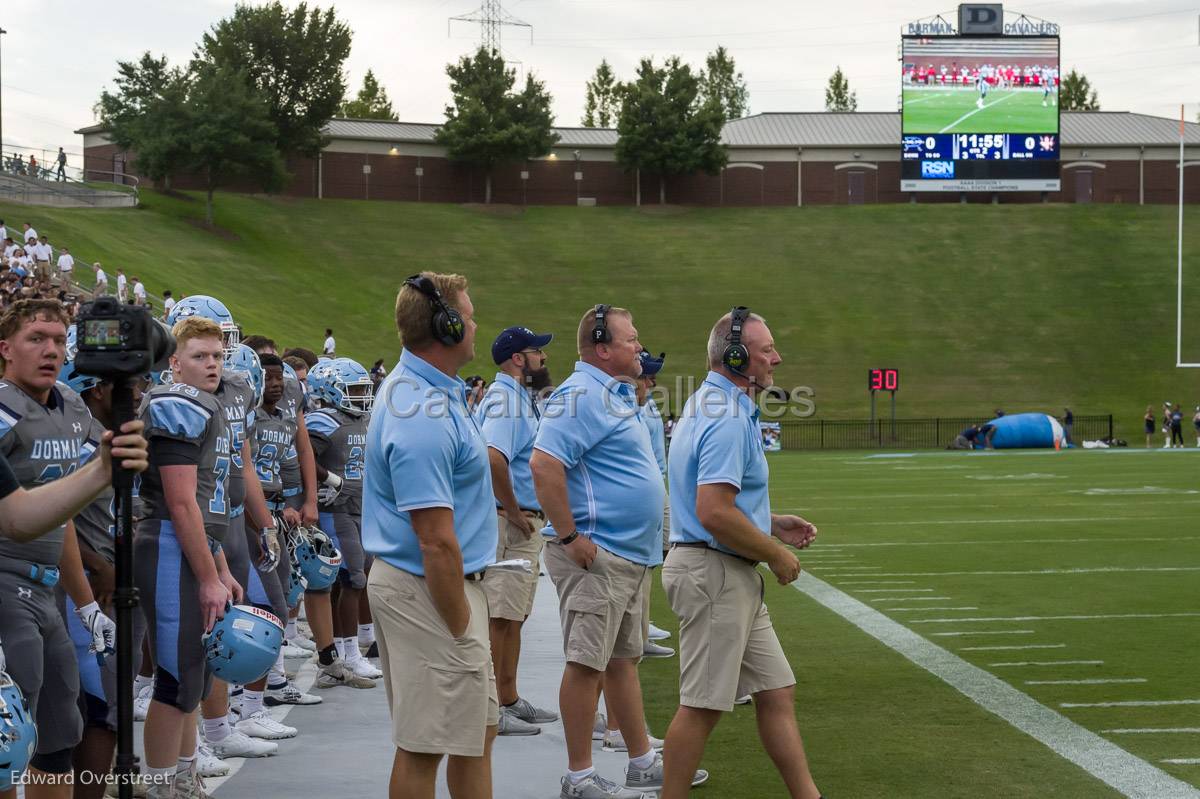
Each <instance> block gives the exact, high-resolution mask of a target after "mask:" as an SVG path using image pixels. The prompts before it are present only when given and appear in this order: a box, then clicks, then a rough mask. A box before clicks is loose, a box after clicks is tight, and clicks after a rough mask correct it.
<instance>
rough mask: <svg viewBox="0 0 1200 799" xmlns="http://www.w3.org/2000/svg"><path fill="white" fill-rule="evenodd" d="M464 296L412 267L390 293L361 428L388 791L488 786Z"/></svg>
mask: <svg viewBox="0 0 1200 799" xmlns="http://www.w3.org/2000/svg"><path fill="white" fill-rule="evenodd" d="M473 316H474V306H473V305H472V304H471V298H470V297H469V296H468V295H467V281H466V279H465V278H463V277H461V276H458V275H438V274H434V273H431V272H423V273H421V274H419V275H414V276H413V277H411V278H409V279H407V280H406V281H404V286H403V287H402V288H401V289H400V293H399V294H398V295H397V297H396V327H397V329H398V330H399V332H400V339H401V343H402V344H403V345H404V353H403V354H402V355H401V356H400V363H399V364H398V365H397V366H396V368H395V369H393V370H392V374H391V375H389V376H388V378H387V380H386V381H385V382H384V383H383V384H382V385H381V386H380V390H379V395H378V399H377V400H376V403H377V406H376V409H375V411H374V412H373V413H372V415H371V424H370V427H369V429H368V435H367V439H368V440H367V461H366V476H365V484H364V487H363V548H364V549H366V550H367V551H368V552H370V553H371V554H372V555H374V556H375V565H374V567H373V568H372V569H371V575H370V578H369V580H368V581H367V592H368V594H369V596H370V598H371V609H372V611H373V613H374V617H375V631H376V638H377V640H378V642H379V656H380V659H381V661H382V666H383V679H384V685H385V686H386V688H387V697H388V703H389V706H390V710H391V715H392V741H393V743H394V744H395V746H396V754H395V760H394V762H393V765H392V775H391V785H390V790H389V795H390V796H391V797H392V799H401V797H403V798H404V799H433V797H434V790H435V783H436V779H437V770H438V764H439V763H440V762H441V760H442V757H443V756H445V755H448V756H449V758H450V760H449V763H448V765H447V770H446V777H447V782H448V783H449V785H450V793H451V795H452V796H453V797H455V799H483V797H490V796H491V795H492V793H491V745H492V740H493V738H494V737H495V735H496V723H497V720H498V716H499V707H498V705H497V702H496V680H495V676H494V675H493V672H492V659H491V655H490V652H489V648H488V603H487V597H486V596H485V594H484V592H483V583H482V580H483V574H484V571H485V570H486V569H487V567H488V566H489V565H490V564H492V563H493V562H494V561H495V558H496V503H495V500H494V499H493V497H492V478H491V471H490V468H489V465H488V453H487V444H486V443H485V442H484V439H483V435H482V434H481V433H480V430H479V425H478V423H477V422H476V420H475V419H474V418H473V417H472V416H471V413H470V411H468V410H467V404H466V391H465V385H464V384H463V382H462V380H460V379H459V378H458V377H457V376H456V375H457V373H458V370H459V369H460V368H462V367H463V366H464V365H465V364H466V363H467V362H469V361H470V360H471V358H472V357H473V356H474V347H475V321H474V319H473Z"/></svg>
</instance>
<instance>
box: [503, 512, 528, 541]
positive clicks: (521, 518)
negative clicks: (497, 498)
mask: <svg viewBox="0 0 1200 799" xmlns="http://www.w3.org/2000/svg"><path fill="white" fill-rule="evenodd" d="M504 518H506V519H508V521H509V523H510V524H512V525H513V526H514V527H516V528H517V529H518V530H520V531H521V535H523V536H525V540H526V541H528V540H529V539H530V538H532V537H533V522H531V521H529V517H528V516H526V515H525V511H523V510H521V509H520V508H517V509H516V510H515V511H511V510H507V509H506V510H505V511H504Z"/></svg>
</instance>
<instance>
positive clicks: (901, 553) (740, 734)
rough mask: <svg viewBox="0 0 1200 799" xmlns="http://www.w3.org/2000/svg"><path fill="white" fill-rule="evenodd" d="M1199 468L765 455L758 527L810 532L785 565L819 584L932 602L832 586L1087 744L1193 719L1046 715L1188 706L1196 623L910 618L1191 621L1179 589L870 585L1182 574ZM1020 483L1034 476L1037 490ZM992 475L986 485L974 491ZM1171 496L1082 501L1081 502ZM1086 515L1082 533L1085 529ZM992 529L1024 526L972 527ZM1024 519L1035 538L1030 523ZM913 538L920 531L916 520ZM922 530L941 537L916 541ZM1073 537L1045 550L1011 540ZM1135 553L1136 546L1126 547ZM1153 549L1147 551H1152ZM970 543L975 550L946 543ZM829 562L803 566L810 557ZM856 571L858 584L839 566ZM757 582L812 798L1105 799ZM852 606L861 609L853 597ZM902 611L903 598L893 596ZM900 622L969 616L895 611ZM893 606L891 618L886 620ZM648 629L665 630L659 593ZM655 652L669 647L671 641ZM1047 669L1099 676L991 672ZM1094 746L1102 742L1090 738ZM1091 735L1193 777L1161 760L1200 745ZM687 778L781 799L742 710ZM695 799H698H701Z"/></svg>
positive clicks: (657, 710)
mask: <svg viewBox="0 0 1200 799" xmlns="http://www.w3.org/2000/svg"><path fill="white" fill-rule="evenodd" d="M1198 465H1200V453H1198V452H1179V451H1175V452H1164V451H1157V450H1156V451H1151V452H1144V451H1138V452H1132V451H1125V452H1119V451H1110V452H1083V451H1075V452H1066V453H1059V454H1055V453H1052V452H1051V453H1046V452H1012V453H1000V454H994V455H987V454H979V455H972V454H969V453H963V454H959V453H936V454H923V455H919V456H917V457H913V458H903V459H891V458H870V457H867V456H866V455H865V454H857V453H842V454H787V453H785V454H781V455H776V456H772V458H771V472H772V474H771V482H772V488H773V491H772V498H773V505H774V509H775V510H776V511H784V510H790V511H794V512H799V513H801V514H802V515H804V516H805V517H806V518H808V519H809V520H811V521H813V522H814V523H816V524H817V525H818V526H819V527H820V529H821V535H820V539H819V541H820V545H819V546H817V547H815V548H814V549H813V550H812V552H813V554H812V555H811V556H808V555H805V554H802V555H801V563H802V564H803V565H804V566H805V568H806V569H807V570H809V571H810V572H812V573H813V574H814V575H816V576H817V577H819V578H821V579H823V580H826V581H828V582H830V583H831V584H833V585H835V586H837V585H838V584H840V583H845V582H858V581H863V580H880V579H888V580H911V581H913V583H912V584H911V585H896V586H894V587H895V588H905V589H907V588H933V589H935V593H932V594H930V595H931V596H934V595H936V596H950V597H952V600H950V601H936V602H911V601H904V602H893V601H876V600H882V599H883V598H884V597H887V596H892V595H888V594H880V593H877V592H875V591H873V590H872V589H881V588H887V587H888V586H883V585H857V586H854V585H842V586H841V589H840V590H843V591H846V592H847V593H849V594H851V595H852V596H854V597H855V598H857V599H859V600H860V601H863V602H865V603H867V604H870V605H871V606H872V607H874V608H877V609H879V610H881V611H882V612H883V613H885V614H886V615H888V616H889V617H890V618H892V619H894V620H897V621H899V622H900V623H901V624H905V625H906V626H908V627H909V628H910V629H912V630H915V631H916V632H918V633H919V634H921V635H924V636H926V637H929V640H931V641H933V642H935V643H937V644H938V645H939V646H943V647H945V648H947V649H949V650H950V651H952V652H955V653H956V654H958V655H959V656H960V657H962V658H964V659H965V660H967V661H969V662H971V663H973V664H975V665H977V666H979V667H981V668H983V669H985V670H987V671H989V672H991V673H993V674H995V675H997V676H998V677H1000V678H1001V679H1003V680H1005V681H1006V682H1008V683H1009V684H1011V685H1013V686H1014V687H1016V688H1017V689H1019V690H1021V691H1024V692H1025V693H1027V694H1029V695H1030V696H1032V697H1033V698H1034V699H1036V700H1037V701H1039V702H1041V703H1043V704H1045V705H1047V706H1049V707H1051V708H1053V709H1055V710H1058V711H1059V712H1062V713H1063V714H1064V715H1066V716H1067V717H1068V718H1070V719H1071V720H1072V721H1074V722H1076V723H1077V724H1079V725H1081V726H1083V727H1085V728H1086V729H1089V730H1092V731H1094V732H1097V733H1101V731H1102V730H1106V729H1112V728H1129V727H1197V726H1200V724H1198V723H1197V713H1198V711H1197V710H1196V706H1194V705H1192V706H1187V705H1184V706H1176V707H1158V708H1105V709H1091V708H1087V709H1082V708H1081V709H1062V708H1060V707H1059V704H1060V703H1062V702H1092V701H1112V700H1137V699H1183V698H1193V699H1195V698H1200V693H1198V692H1197V690H1196V685H1195V663H1194V655H1195V652H1196V651H1197V648H1198V647H1200V617H1187V618H1163V619H1128V620H1125V619H1122V620H1087V621H1021V622H972V623H967V622H961V623H945V624H943V623H935V624H916V623H914V622H915V621H917V620H920V619H926V618H945V617H950V618H964V617H995V616H1002V617H1009V616H1027V615H1030V616H1045V615H1099V614H1123V613H1143V614H1162V613H1180V612H1200V593H1198V592H1197V591H1196V585H1197V581H1198V580H1200V571H1197V572H1119V573H1109V574H1102V573H1091V574H1070V575H1066V574H1056V575H991V576H985V575H980V576H970V575H962V576H945V577H937V576H896V577H882V576H880V577H876V576H873V575H872V574H870V573H871V572H878V573H880V574H884V573H888V574H890V573H897V572H944V571H1032V570H1041V569H1064V568H1089V567H1091V568H1095V567H1103V566H1120V567H1137V566H1145V567H1180V566H1194V567H1200V493H1184V492H1196V491H1198V490H1200V484H1198V483H1197V481H1196V479H1195V474H1196V469H1197V466H1198ZM1033 475H1043V476H1042V477H1035V476H1033ZM981 478H991V479H981ZM1147 486H1150V487H1152V488H1157V489H1164V490H1166V491H1169V492H1171V493H1141V494H1106V495H1104V494H1102V495H1088V494H1086V493H1083V492H1085V491H1087V490H1088V489H1096V488H1103V489H1110V490H1111V489H1121V490H1130V489H1134V490H1141V491H1145V490H1146V487H1147ZM1097 517H1099V519H1100V520H1098V521H1084V519H1093V518H1097ZM1001 519H1024V520H1031V521H1014V522H1002V523H988V522H994V521H996V520H1001ZM1034 520H1036V521H1034ZM914 522H923V523H914ZM933 522H954V523H950V524H934V523H933ZM1047 539H1087V540H1086V541H1076V542H1063V543H1018V541H1028V540H1038V541H1046V540H1047ZM1125 539H1135V540H1125ZM1151 539H1164V540H1151ZM976 541H986V542H990V543H962V542H976ZM880 543H898V544H913V543H932V544H934V545H933V546H910V545H902V546H869V547H868V546H859V547H855V546H844V548H843V549H841V551H840V554H839V555H838V556H837V559H838V560H845V559H850V560H852V561H853V563H852V564H844V563H839V564H836V568H835V564H829V565H828V566H826V567H822V566H820V565H819V564H820V562H821V561H822V560H823V559H826V560H833V559H834V555H833V554H828V555H820V554H817V553H820V552H822V551H823V549H824V548H835V547H837V546H838V545H853V544H880ZM846 566H862V567H871V566H874V567H879V568H876V569H870V568H862V569H855V571H861V572H862V575H861V576H849V575H850V574H851V573H852V571H851V570H848V569H846V568H844V567H846ZM763 573H764V575H766V577H767V602H768V605H769V606H770V608H771V615H772V618H773V619H774V622H775V625H776V629H777V630H778V631H779V632H780V635H781V638H782V640H783V641H784V644H785V649H786V650H787V652H788V655H789V657H790V659H791V661H792V664H793V668H794V670H795V672H796V675H797V679H798V681H799V682H798V696H799V701H798V703H797V708H798V713H799V718H800V724H801V732H802V733H803V734H804V736H805V742H806V745H807V748H808V752H809V756H810V758H811V762H812V765H813V769H814V773H815V775H816V776H817V778H818V782H819V785H820V786H821V788H822V789H823V790H824V791H826V792H827V793H828V794H829V795H831V796H846V797H919V796H936V797H996V799H1000V798H1001V797H1005V798H1007V797H1013V796H1055V797H1079V798H1080V799H1085V797H1086V799H1091V798H1092V797H1105V796H1116V795H1117V794H1116V792H1115V791H1112V790H1111V789H1109V788H1108V787H1107V786H1105V785H1104V784H1102V783H1100V782H1099V781H1097V780H1095V779H1093V778H1092V777H1090V776H1089V775H1088V774H1086V773H1085V772H1083V771H1082V770H1081V769H1079V768H1077V767H1076V766H1074V765H1072V764H1070V763H1068V762H1067V761H1065V760H1062V759H1061V758H1059V757H1058V756H1057V755H1055V754H1054V753H1053V752H1051V751H1050V750H1049V749H1048V748H1046V747H1044V746H1042V745H1041V744H1039V743H1037V742H1036V741H1034V740H1033V739H1032V738H1029V737H1028V736H1026V735H1024V734H1022V733H1020V732H1018V731H1017V730H1015V729H1014V728H1012V727H1010V726H1009V725H1008V724H1007V723H1005V722H1003V721H1001V720H1000V719H998V718H996V717H994V716H992V715H990V714H988V713H987V712H985V711H983V710H982V709H980V708H979V707H978V706H976V705H974V704H973V703H972V702H971V701H970V700H968V699H967V698H965V697H963V696H962V695H960V694H959V693H957V692H956V691H955V690H954V689H952V688H950V687H949V686H948V685H946V684H945V683H943V682H941V681H940V680H938V679H937V678H936V677H934V676H932V675H931V674H929V673H927V672H925V671H923V670H921V669H920V668H918V667H916V666H914V665H913V664H911V663H910V662H909V661H907V660H905V659H904V658H903V657H901V656H900V655H898V654H896V653H894V652H892V651H891V650H889V649H887V648H886V647H884V646H883V645H882V644H880V643H878V642H876V641H875V640H874V639H873V638H870V637H869V636H867V635H866V634H865V633H863V632H861V631H859V630H858V629H857V628H855V627H853V626H852V625H850V624H849V623H848V622H846V621H844V620H842V619H841V618H840V617H838V616H835V615H834V614H833V613H831V612H830V611H828V610H826V609H825V608H823V607H821V606H820V605H818V604H816V603H815V602H813V601H812V600H810V599H809V598H808V597H806V596H804V595H802V594H800V593H799V592H797V591H795V590H792V589H791V588H781V587H779V586H778V585H776V584H774V582H773V581H772V580H771V578H770V575H769V573H768V572H766V570H765V569H764V570H763ZM868 591H869V592H868ZM894 596H896V597H919V596H921V594H920V593H896V594H895V595H894ZM914 605H928V606H931V607H942V606H968V607H977V608H978V610H975V611H933V612H921V611H915V612H914V611H909V610H907V608H908V607H911V606H914ZM892 608H906V609H905V610H902V611H896V610H892ZM653 618H654V621H655V622H656V623H657V624H659V625H660V626H664V627H669V628H671V629H674V624H675V618H674V616H673V614H671V612H670V610H669V609H668V608H667V606H666V601H665V597H664V595H663V594H662V591H661V588H658V587H656V589H655V607H654V613H653ZM1003 629H1032V630H1034V631H1035V634H1034V635H997V636H979V637H968V636H963V637H956V638H945V637H940V638H939V637H932V636H930V634H931V633H934V632H938V631H955V630H1003ZM666 643H668V644H671V645H675V639H673V638H672V639H671V640H669V641H667V642H666ZM1035 643H1065V644H1066V647H1065V648H1061V649H1044V650H1012V651H1004V650H998V651H982V652H964V651H961V648H962V647H967V646H1001V645H1023V644H1035ZM1049 660H1103V661H1104V663H1103V664H1102V665H1062V666H1043V667H992V666H990V665H989V664H992V663H1001V662H1021V661H1049ZM641 673H642V682H643V687H644V689H645V693H646V696H647V697H648V699H647V705H648V711H649V718H650V724H651V727H652V729H653V730H654V731H655V732H656V733H657V734H660V735H661V734H662V731H664V730H665V729H666V725H667V723H668V721H669V719H670V717H671V715H672V714H673V712H674V707H675V703H676V701H677V696H678V694H677V691H678V659H677V658H675V659H671V660H655V661H649V662H647V663H645V664H644V665H643V666H642V668H641ZM1129 677H1140V678H1145V679H1147V680H1148V682H1146V683H1144V684H1127V685H1081V686H1068V685H1039V686H1030V685H1025V684H1024V683H1025V681H1026V680H1060V679H1085V678H1129ZM1101 734H1103V733H1101ZM1104 737H1106V738H1108V739H1109V740H1111V741H1113V742H1114V743H1116V744H1117V745H1118V746H1121V747H1122V748H1124V749H1126V750H1127V751H1129V752H1131V753H1133V754H1135V755H1137V756H1138V757H1141V758H1143V759H1145V760H1147V761H1148V762H1150V763H1152V764H1154V765H1156V766H1158V767H1160V768H1162V769H1163V770H1165V771H1167V772H1168V773H1170V774H1172V775H1173V776H1175V777H1177V778H1179V779H1182V780H1185V781H1188V782H1191V783H1192V784H1194V785H1197V786H1200V769H1198V768H1197V767H1196V766H1187V765H1170V764H1163V763H1161V762H1160V761H1161V760H1163V759H1167V758H1187V757H1192V758H1194V757H1198V756H1200V735H1195V734H1193V735H1187V734H1173V735H1166V734H1163V735H1120V734H1106V735H1104ZM704 766H705V767H706V768H709V769H710V770H711V771H712V773H713V777H712V779H711V781H710V783H709V786H710V787H708V788H706V789H705V795H712V796H721V797H757V796H779V795H782V790H783V789H782V784H781V783H780V781H779V780H778V777H777V776H776V775H775V772H774V769H773V768H772V766H771V764H770V762H769V760H768V759H767V757H766V756H765V755H764V754H763V753H762V751H761V749H760V747H759V745H758V742H757V738H756V733H755V727H754V718H753V711H752V709H751V708H749V707H739V708H737V709H736V710H735V711H734V713H733V714H732V715H731V716H728V717H726V718H725V719H724V720H723V721H722V722H721V724H720V726H718V728H717V732H716V734H715V735H714V738H713V744H712V745H711V746H710V749H709V752H708V754H707V755H706V757H705V761H704ZM696 795H701V792H700V791H697V792H696Z"/></svg>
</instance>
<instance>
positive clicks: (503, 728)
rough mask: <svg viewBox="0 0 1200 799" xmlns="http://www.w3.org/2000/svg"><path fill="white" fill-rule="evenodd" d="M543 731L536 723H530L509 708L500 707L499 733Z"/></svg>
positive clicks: (522, 733) (523, 733)
mask: <svg viewBox="0 0 1200 799" xmlns="http://www.w3.org/2000/svg"><path fill="white" fill-rule="evenodd" d="M541 731H542V728H541V727H539V726H537V725H536V724H530V723H529V722H528V721H525V720H524V719H522V718H520V717H519V716H517V714H515V713H513V712H512V711H511V710H509V709H508V708H506V707H502V708H500V723H499V725H498V726H497V729H496V734H497V735H537V734H538V733H540V732H541Z"/></svg>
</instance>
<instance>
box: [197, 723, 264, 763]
mask: <svg viewBox="0 0 1200 799" xmlns="http://www.w3.org/2000/svg"><path fill="white" fill-rule="evenodd" d="M205 743H206V744H208V748H209V749H212V753H213V754H214V755H216V756H217V757H219V758H221V759H222V760H227V759H228V758H231V757H267V756H268V755H273V754H275V753H276V752H278V751H279V744H277V743H275V742H273V741H264V740H262V739H260V738H251V737H250V736H249V735H247V734H246V733H244V732H242V731H241V730H239V729H236V728H234V729H232V730H230V731H229V735H227V736H226V737H225V739H224V740H222V741H205Z"/></svg>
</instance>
